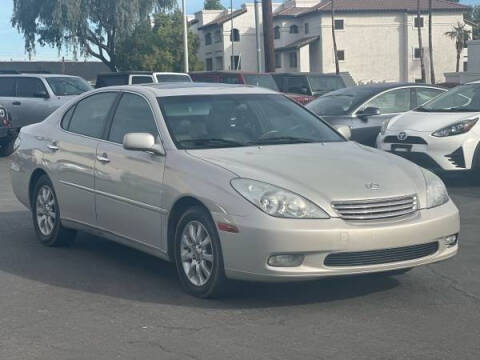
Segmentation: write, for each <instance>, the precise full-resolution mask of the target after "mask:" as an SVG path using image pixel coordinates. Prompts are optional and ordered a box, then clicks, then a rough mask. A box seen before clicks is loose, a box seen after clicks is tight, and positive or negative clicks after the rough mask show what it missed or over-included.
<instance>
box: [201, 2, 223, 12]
mask: <svg viewBox="0 0 480 360" xmlns="http://www.w3.org/2000/svg"><path fill="white" fill-rule="evenodd" d="M203 8H204V9H205V10H224V9H225V7H224V6H223V5H222V3H221V2H220V0H205V2H204V6H203Z"/></svg>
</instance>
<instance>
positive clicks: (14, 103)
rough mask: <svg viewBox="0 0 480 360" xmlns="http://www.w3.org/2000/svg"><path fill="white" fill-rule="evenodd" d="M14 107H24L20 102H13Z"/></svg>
mask: <svg viewBox="0 0 480 360" xmlns="http://www.w3.org/2000/svg"><path fill="white" fill-rule="evenodd" d="M12 105H15V106H18V105H22V103H21V102H20V101H14V102H12Z"/></svg>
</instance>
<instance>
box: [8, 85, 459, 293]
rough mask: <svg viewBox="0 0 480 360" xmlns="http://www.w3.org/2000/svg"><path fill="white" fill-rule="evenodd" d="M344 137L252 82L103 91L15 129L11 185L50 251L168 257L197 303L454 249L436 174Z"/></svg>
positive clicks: (454, 213)
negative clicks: (97, 243) (84, 241)
mask: <svg viewBox="0 0 480 360" xmlns="http://www.w3.org/2000/svg"><path fill="white" fill-rule="evenodd" d="M132 119H134V120H135V121H132ZM348 133H349V129H348V127H340V128H339V129H338V131H335V130H334V129H333V128H332V127H331V126H330V125H328V124H327V123H325V122H323V121H322V120H321V119H320V118H318V117H317V116H315V115H314V114H313V113H311V112H309V111H308V110H307V109H305V108H304V107H303V106H301V105H300V104H297V103H295V102H293V101H290V100H289V99H287V98H286V97H285V96H283V95H281V94H278V93H276V92H274V91H271V90H268V89H264V88H259V87H244V86H231V85H223V84H215V85H211V86H206V85H205V84H198V85H196V84H188V83H183V84H180V83H178V84H163V85H160V84H154V85H149V86H130V87H129V88H128V89H127V88H126V87H111V88H108V89H100V90H97V91H94V92H92V93H89V94H86V95H83V96H81V97H79V98H78V100H76V101H75V103H73V104H70V105H68V106H64V107H62V108H61V109H59V110H58V111H57V112H55V113H54V114H53V115H52V116H50V117H49V118H48V119H47V120H46V121H44V122H42V123H40V124H36V125H32V126H28V127H25V128H23V129H22V130H21V132H20V134H19V140H18V141H17V142H16V146H17V149H16V151H15V152H14V154H13V155H12V165H11V169H12V171H11V176H12V179H11V183H12V185H13V189H14V192H15V194H16V196H17V198H18V199H19V200H20V201H21V202H22V203H23V204H25V205H26V206H27V207H29V208H30V209H31V210H32V213H33V224H34V229H35V232H36V234H37V236H38V238H39V240H40V241H41V242H42V243H43V244H44V245H47V246H56V245H60V244H62V243H66V242H68V241H70V240H71V239H72V238H73V236H74V235H75V231H78V230H86V231H91V232H93V233H95V234H101V235H103V236H105V237H107V238H110V239H113V240H115V241H118V242H120V243H123V244H126V245H129V246H132V247H135V248H137V249H140V250H143V251H146V252H148V253H151V254H153V255H155V256H158V257H160V258H163V259H166V260H170V261H173V262H175V263H176V267H177V271H178V274H179V279H180V281H181V283H182V285H183V286H184V288H185V289H186V290H187V291H188V292H189V293H191V294H193V295H196V296H200V297H210V296H215V295H218V293H219V292H221V291H222V290H224V285H225V282H226V280H227V279H245V280H262V281H293V280H306V279H317V278H321V277H325V276H336V275H350V274H364V273H372V272H389V274H392V271H393V273H394V274H395V273H397V274H398V273H399V272H405V271H407V270H408V269H410V268H412V267H416V266H419V265H424V264H429V263H433V262H437V261H441V260H445V259H448V258H450V257H452V256H454V255H455V254H456V252H457V249H458V245H457V234H458V233H459V214H458V210H457V208H456V207H455V205H454V203H453V202H452V201H451V200H450V199H449V196H448V194H447V190H446V188H445V186H444V184H443V182H442V181H441V180H440V179H439V178H438V177H437V176H436V175H434V174H433V173H431V172H429V171H428V170H425V169H422V168H420V167H419V166H416V165H415V164H413V163H411V162H409V161H406V160H404V159H402V158H400V157H398V156H394V155H391V154H388V153H385V152H382V151H378V150H376V149H366V148H365V147H362V146H361V145H359V144H357V143H355V142H349V141H347V140H346V136H348ZM342 134H343V135H342Z"/></svg>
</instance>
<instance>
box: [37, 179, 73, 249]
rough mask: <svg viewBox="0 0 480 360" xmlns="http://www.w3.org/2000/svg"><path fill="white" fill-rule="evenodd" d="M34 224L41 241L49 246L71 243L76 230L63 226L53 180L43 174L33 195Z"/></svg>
mask: <svg viewBox="0 0 480 360" xmlns="http://www.w3.org/2000/svg"><path fill="white" fill-rule="evenodd" d="M32 214H33V226H34V228H35V233H36V235H37V238H38V239H39V241H40V243H42V244H43V245H45V246H49V247H58V246H65V245H70V244H71V243H72V242H73V240H74V239H75V235H76V231H74V230H71V229H67V228H65V227H63V226H62V224H61V221H60V209H59V207H58V201H57V196H56V194H55V190H54V189H53V185H52V182H51V181H50V179H49V178H48V177H47V176H46V175H42V176H41V177H40V178H39V179H38V181H37V182H36V184H35V187H34V190H33V197H32Z"/></svg>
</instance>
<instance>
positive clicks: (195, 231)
mask: <svg viewBox="0 0 480 360" xmlns="http://www.w3.org/2000/svg"><path fill="white" fill-rule="evenodd" d="M202 244H203V245H202ZM175 264H176V267H177V273H178V278H179V280H180V283H181V285H182V287H183V288H184V290H185V291H186V292H187V293H189V294H190V295H193V296H196V297H199V298H214V297H219V296H221V295H223V294H225V290H226V285H227V284H226V283H227V280H226V278H225V270H224V265H223V256H222V248H221V244H220V239H219V236H218V233H217V229H216V227H215V224H214V222H213V221H212V219H211V217H210V214H209V213H208V212H207V211H206V210H205V209H204V208H203V207H200V206H194V207H191V208H190V209H188V210H187V211H186V212H185V213H184V214H183V216H182V217H181V219H180V221H179V222H178V225H177V228H176V231H175Z"/></svg>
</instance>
